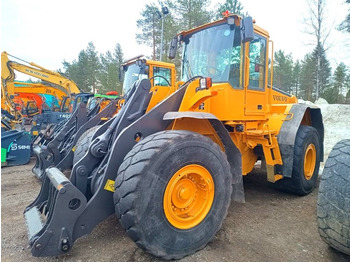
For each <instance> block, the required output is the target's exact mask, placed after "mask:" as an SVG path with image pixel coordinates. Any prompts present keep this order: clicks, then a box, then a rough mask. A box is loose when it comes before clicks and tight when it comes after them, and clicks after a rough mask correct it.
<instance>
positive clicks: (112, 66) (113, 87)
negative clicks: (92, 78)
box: [98, 44, 123, 93]
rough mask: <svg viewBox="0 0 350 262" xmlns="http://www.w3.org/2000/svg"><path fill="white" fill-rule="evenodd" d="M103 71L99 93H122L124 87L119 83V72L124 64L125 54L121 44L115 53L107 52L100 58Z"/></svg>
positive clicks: (100, 77) (99, 78) (101, 72)
mask: <svg viewBox="0 0 350 262" xmlns="http://www.w3.org/2000/svg"><path fill="white" fill-rule="evenodd" d="M100 59H101V70H100V72H99V77H98V80H99V83H100V86H101V87H100V89H99V92H100V93H101V92H103V93H105V92H108V91H117V92H118V93H121V92H122V85H121V83H120V81H119V70H120V66H121V64H122V62H123V52H122V50H121V47H120V45H119V44H117V45H116V47H115V49H114V53H113V55H112V53H111V52H110V51H107V52H106V53H105V54H104V55H101V56H100Z"/></svg>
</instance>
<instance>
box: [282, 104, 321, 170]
mask: <svg viewBox="0 0 350 262" xmlns="http://www.w3.org/2000/svg"><path fill="white" fill-rule="evenodd" d="M307 110H310V117H311V125H312V126H313V127H314V128H315V129H316V130H317V132H318V134H319V139H320V149H321V161H323V158H324V152H323V150H324V149H323V140H324V127H323V121H322V113H321V109H320V108H319V107H316V106H312V105H306V104H294V105H293V106H292V108H291V110H290V111H289V115H291V116H292V117H291V118H289V119H288V120H287V121H286V120H285V121H284V122H283V124H282V127H281V129H280V132H279V134H278V136H277V139H278V144H279V147H280V152H281V156H282V161H283V165H282V166H278V167H277V169H276V171H277V173H280V174H283V176H284V177H292V171H293V156H294V143H295V138H296V135H297V132H298V129H299V126H300V125H301V122H302V120H303V117H304V115H305V113H306V111H307Z"/></svg>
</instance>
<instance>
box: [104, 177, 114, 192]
mask: <svg viewBox="0 0 350 262" xmlns="http://www.w3.org/2000/svg"><path fill="white" fill-rule="evenodd" d="M104 189H105V190H107V191H111V192H114V181H113V180H110V179H108V180H107V182H106V185H105V187H104Z"/></svg>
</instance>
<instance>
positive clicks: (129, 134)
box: [24, 79, 185, 256]
mask: <svg viewBox="0 0 350 262" xmlns="http://www.w3.org/2000/svg"><path fill="white" fill-rule="evenodd" d="M150 86H151V85H150V82H149V80H146V79H143V80H140V81H138V82H136V84H134V87H133V88H132V90H133V91H132V92H133V93H132V94H131V95H129V97H128V98H126V102H125V104H124V106H123V108H122V109H121V111H120V112H119V113H118V115H116V116H115V117H114V119H113V121H112V123H111V124H110V125H109V126H108V128H107V129H106V131H105V132H104V133H103V134H101V135H99V136H98V137H96V138H95V139H94V140H93V141H92V143H91V144H90V146H89V149H88V151H87V153H86V154H85V156H84V157H83V158H82V159H81V160H80V161H78V162H77V163H76V164H75V165H74V166H73V169H72V171H71V174H70V178H69V179H67V178H66V177H65V176H64V174H63V173H62V172H61V171H60V170H59V169H58V168H56V167H50V168H48V169H46V175H45V176H43V180H42V187H41V190H40V193H39V195H38V197H37V198H36V200H35V201H34V202H33V203H32V204H31V205H29V206H28V207H27V208H26V209H25V211H24V217H25V220H26V223H27V228H28V233H29V244H30V247H31V252H32V254H33V256H57V255H60V254H64V253H66V252H68V251H69V250H70V249H71V248H72V246H73V243H74V241H75V240H76V239H78V238H80V237H82V236H84V235H87V234H89V233H90V232H91V231H92V230H93V228H94V227H95V226H96V225H98V224H99V223H100V222H102V221H103V220H105V219H106V218H107V217H109V216H110V215H111V214H113V213H114V204H113V190H114V181H115V178H116V175H117V170H118V168H119V166H120V165H121V163H122V162H123V159H124V157H125V155H126V154H127V153H128V152H129V151H130V150H131V148H132V147H133V146H134V145H135V144H136V143H137V141H138V140H137V139H135V137H136V136H135V135H137V134H142V136H148V135H150V134H153V133H155V132H158V131H161V130H164V129H166V128H167V126H168V125H169V124H170V123H171V121H164V120H163V116H164V114H165V113H166V112H169V111H177V110H178V108H179V106H180V103H181V101H182V97H183V95H184V92H185V88H182V89H179V90H178V91H177V92H175V93H174V94H172V95H171V96H169V97H168V98H167V99H165V100H163V101H162V102H161V103H159V104H158V105H157V106H155V107H154V108H153V109H152V110H151V111H149V112H148V113H147V114H145V111H146V108H147V105H148V103H149V101H150V95H149V90H150ZM105 141H107V145H108V146H107V150H106V151H105V152H104V151H103V150H100V149H101V148H102V147H100V146H99V145H100V144H101V143H102V144H104V142H105ZM95 149H96V150H95ZM96 153H99V154H100V155H98V156H96V155H95V156H94V155H93V154H96ZM93 188H94V189H95V190H94V189H93ZM41 218H44V220H42V219H41Z"/></svg>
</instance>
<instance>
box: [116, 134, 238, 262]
mask: <svg viewBox="0 0 350 262" xmlns="http://www.w3.org/2000/svg"><path fill="white" fill-rule="evenodd" d="M231 184H232V177H231V173H230V166H229V163H228V162H227V159H226V156H225V155H224V153H223V152H222V151H221V150H220V148H219V146H218V145H216V144H215V143H214V142H212V141H211V140H210V139H208V138H207V137H204V136H202V135H200V134H197V133H193V132H188V131H163V132H159V133H156V134H154V135H151V136H149V137H147V138H145V139H144V140H142V141H140V142H139V143H138V144H136V145H135V146H134V148H133V149H132V150H131V151H130V152H129V153H128V154H127V155H126V157H125V159H124V162H123V163H122V165H121V166H120V168H119V171H118V175H117V178H116V182H115V193H114V203H115V211H116V214H117V217H118V218H119V220H120V222H121V224H122V226H123V227H124V229H125V230H126V233H127V234H128V235H129V237H130V238H131V239H132V240H133V241H135V242H136V244H137V245H138V246H139V247H141V248H142V249H144V250H146V251H147V252H149V253H151V254H153V255H154V256H157V257H161V258H164V259H179V258H182V257H184V256H187V255H190V254H192V253H194V252H196V251H197V250H200V249H202V248H203V247H205V245H206V244H207V243H208V242H209V241H210V240H211V239H213V237H214V236H215V234H216V233H217V231H218V230H219V229H220V228H221V225H222V222H223V220H224V218H225V217H226V214H227V210H228V207H229V204H230V200H231V197H230V196H231V193H232V185H231Z"/></svg>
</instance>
